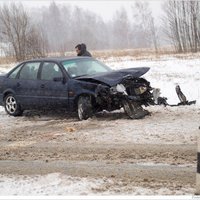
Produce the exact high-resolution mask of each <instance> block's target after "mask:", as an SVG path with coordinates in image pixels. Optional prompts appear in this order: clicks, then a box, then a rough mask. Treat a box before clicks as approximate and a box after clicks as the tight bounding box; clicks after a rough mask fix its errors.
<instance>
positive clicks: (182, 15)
mask: <svg viewBox="0 0 200 200" xmlns="http://www.w3.org/2000/svg"><path fill="white" fill-rule="evenodd" d="M163 7H164V12H165V16H164V20H163V21H164V25H163V26H164V29H165V33H166V35H167V36H168V38H169V39H170V41H171V43H172V44H173V45H174V47H175V49H176V51H178V52H180V53H181V52H188V51H192V52H197V51H198V50H199V48H200V16H199V13H200V3H199V2H198V1H175V0H170V1H167V2H166V3H165V4H164V6H163Z"/></svg>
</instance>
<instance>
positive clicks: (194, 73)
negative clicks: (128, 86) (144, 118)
mask: <svg viewBox="0 0 200 200" xmlns="http://www.w3.org/2000/svg"><path fill="white" fill-rule="evenodd" d="M104 62H105V63H106V64H107V65H108V66H110V67H111V68H113V69H122V68H130V67H150V70H149V72H147V73H146V74H145V75H144V77H145V78H146V79H147V80H149V81H150V82H151V86H152V87H155V88H160V89H161V96H164V97H167V98H168V103H169V104H177V103H179V99H178V97H177V95H176V91H175V86H176V84H179V85H180V87H181V90H182V92H183V93H184V94H185V95H186V97H187V99H188V100H189V101H191V100H196V101H197V103H196V105H192V106H185V107H184V106H182V107H181V112H185V113H187V112H191V109H192V110H198V111H200V59H187V58H185V59H177V58H173V57H163V58H161V59H155V60H151V59H148V60H134V58H132V57H122V58H109V59H107V60H105V61H104ZM11 67H13V65H10V66H9V67H8V68H7V67H6V68H5V67H1V66H0V73H4V72H7V71H8V70H9V69H10V68H11ZM152 109H153V110H154V111H155V110H156V109H158V111H159V108H152ZM172 109H174V110H175V109H178V108H177V107H176V108H172ZM174 110H172V111H169V112H174ZM0 120H1V121H4V123H7V122H9V123H10V122H11V121H12V119H11V118H10V117H8V116H7V115H6V114H5V113H4V109H3V108H2V107H0ZM15 122H16V121H15ZM199 122H200V120H199ZM16 123H17V122H16ZM199 125H200V123H199ZM169 126H170V124H169ZM166 129H167V127H166ZM107 139H108V140H110V138H107ZM128 139H130V137H128V138H127V142H128ZM139 139H140V142H141V143H142V141H146V139H145V138H139ZM105 140H106V139H105ZM123 142H124V143H125V142H126V139H124V141H123ZM105 183H107V184H110V185H112V184H113V185H114V183H112V179H109V178H105V179H102V178H99V179H98V178H81V177H80V178H77V177H76V178H75V177H70V176H66V175H63V174H60V173H52V174H48V175H40V176H39V175H38V176H27V175H26V176H24V175H11V174H9V175H5V174H4V175H3V174H2V175H0V195H1V196H4V195H5V196H6V195H9V196H10V195H28V196H29V195H35V196H37V195H118V192H117V191H118V188H120V187H122V186H120V183H118V184H117V186H116V185H115V187H114V186H113V188H112V187H109V190H107V191H105V190H103V191H101V190H96V189H95V188H101V185H102V184H105ZM125 191H126V190H124V193H123V194H120V195H168V194H172V195H183V194H184V195H190V196H188V198H191V194H193V193H194V190H193V189H190V188H189V189H188V188H187V186H186V187H185V189H184V188H182V190H181V191H180V192H179V190H177V191H175V192H174V191H173V193H170V191H169V189H167V188H165V187H163V188H162V187H160V188H159V189H157V190H155V189H154V190H151V189H148V188H145V187H135V188H134V187H133V188H132V190H131V192H130V190H127V192H125Z"/></svg>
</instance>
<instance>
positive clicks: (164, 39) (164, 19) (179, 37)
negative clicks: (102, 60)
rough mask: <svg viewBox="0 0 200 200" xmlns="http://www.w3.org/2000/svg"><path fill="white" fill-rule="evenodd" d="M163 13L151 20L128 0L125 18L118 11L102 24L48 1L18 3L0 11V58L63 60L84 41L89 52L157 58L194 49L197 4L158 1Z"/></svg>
mask: <svg viewBox="0 0 200 200" xmlns="http://www.w3.org/2000/svg"><path fill="white" fill-rule="evenodd" d="M162 11H163V14H162V16H160V19H159V20H158V19H155V18H154V17H153V15H152V10H151V8H150V6H149V3H148V2H147V1H133V5H132V6H131V15H128V13H127V10H126V9H125V8H124V7H121V8H120V9H119V10H116V12H115V13H114V15H113V17H112V19H110V20H109V21H107V22H105V21H104V20H103V19H102V18H101V17H100V16H99V15H97V14H95V13H94V12H92V11H88V10H84V9H82V8H80V7H77V6H70V5H67V4H63V5H60V4H59V5H58V4H57V3H56V2H54V1H53V2H51V3H50V5H49V6H48V7H42V8H40V9H29V11H27V9H26V7H25V6H23V4H21V3H11V4H4V5H2V6H0V54H1V56H9V57H14V58H15V60H16V61H21V60H25V59H30V58H38V57H44V56H48V55H59V56H62V55H66V52H68V51H74V47H75V46H76V44H78V43H82V42H84V43H85V44H87V46H88V48H89V50H104V49H105V50H108V49H115V50H117V49H118V50H122V49H139V48H140V49H143V48H150V49H151V50H153V51H154V52H155V53H159V52H160V51H161V49H162V48H163V47H166V46H168V47H170V49H171V50H173V51H174V52H175V53H177V52H178V53H185V52H198V51H199V49H200V3H199V2H198V1H175V0H168V1H165V2H163V5H162Z"/></svg>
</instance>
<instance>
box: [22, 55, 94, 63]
mask: <svg viewBox="0 0 200 200" xmlns="http://www.w3.org/2000/svg"><path fill="white" fill-rule="evenodd" d="M88 58H89V59H91V57H87V56H70V57H45V58H38V59H31V60H25V61H23V62H31V61H34V62H36V61H39V62H41V61H54V62H62V61H66V60H83V59H88Z"/></svg>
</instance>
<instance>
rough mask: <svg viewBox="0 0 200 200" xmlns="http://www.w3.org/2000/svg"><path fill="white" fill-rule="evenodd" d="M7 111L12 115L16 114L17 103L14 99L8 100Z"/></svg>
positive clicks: (10, 97) (9, 98)
mask: <svg viewBox="0 0 200 200" xmlns="http://www.w3.org/2000/svg"><path fill="white" fill-rule="evenodd" d="M6 109H7V111H8V112H9V113H11V114H13V113H15V111H16V109H17V102H16V100H15V98H14V97H12V96H9V97H8V98H7V99H6Z"/></svg>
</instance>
